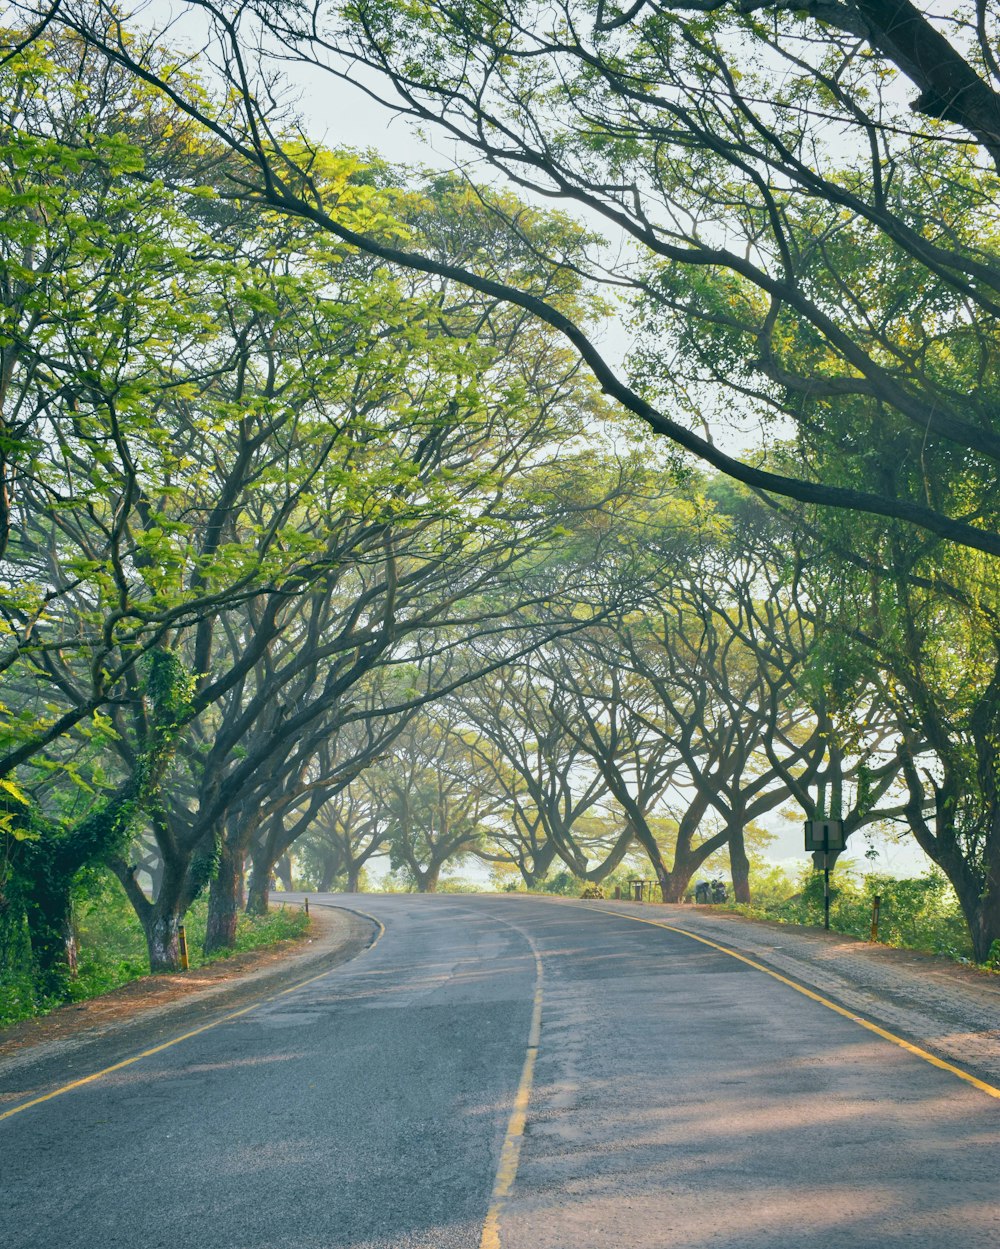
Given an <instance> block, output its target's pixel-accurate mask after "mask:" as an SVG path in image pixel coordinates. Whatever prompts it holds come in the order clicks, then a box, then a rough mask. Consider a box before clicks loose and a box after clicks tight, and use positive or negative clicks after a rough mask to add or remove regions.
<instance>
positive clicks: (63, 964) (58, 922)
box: [25, 879, 77, 997]
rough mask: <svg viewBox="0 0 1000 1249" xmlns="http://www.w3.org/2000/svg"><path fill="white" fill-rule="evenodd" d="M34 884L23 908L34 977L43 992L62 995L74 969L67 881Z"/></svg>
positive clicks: (74, 959) (74, 949) (71, 913)
mask: <svg viewBox="0 0 1000 1249" xmlns="http://www.w3.org/2000/svg"><path fill="white" fill-rule="evenodd" d="M33 883H34V884H35V888H34V889H33V890H32V891H31V894H30V895H29V897H28V900H27V906H26V908H25V910H26V912H27V919H28V936H29V939H30V941H31V958H32V962H33V963H34V965H35V969H36V972H35V974H36V978H37V981H38V985H39V987H40V988H41V990H42V992H43V993H45V994H47V995H49V996H54V997H62V996H65V994H66V991H67V986H68V983H69V981H70V980H72V979H73V978H74V977H75V976H76V970H77V948H76V934H75V933H74V931H73V904H72V901H71V899H70V880H69V879H67V880H65V881H63V880H61V879H57V880H55V881H53V882H52V883H51V884H50V885H48V886H42V885H40V882H33Z"/></svg>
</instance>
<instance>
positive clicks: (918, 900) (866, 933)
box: [725, 870, 972, 962]
mask: <svg viewBox="0 0 1000 1249" xmlns="http://www.w3.org/2000/svg"><path fill="white" fill-rule="evenodd" d="M830 894H831V901H830V928H831V929H833V930H834V931H836V932H842V933H847V934H849V935H851V936H854V937H860V938H862V939H863V940H868V939H869V938H870V936H871V922H872V904H873V902H874V899H875V896H876V895H878V896H879V897H880V898H881V904H880V907H879V927H878V939H879V941H880V942H881V943H882V944H883V945H890V946H895V947H897V948H898V949H906V950H922V951H925V952H927V953H930V954H944V955H946V956H948V957H949V958H953V959H956V960H958V961H960V962H970V961H971V959H972V943H971V941H970V939H969V932H968V928H967V927H966V924H965V920H964V918H963V916H962V911H961V908H960V906H959V904H958V899H957V897H956V896H955V892H954V890H953V889H952V887H951V885H950V884H949V882H948V880H947V879H946V878H945V876H944V875H943V874H942V873H941V872H938V871H936V870H935V871H931V872H928V873H927V874H926V875H924V876H917V877H914V878H912V879H906V880H897V879H896V878H895V877H892V876H883V875H879V874H872V875H869V876H865V877H864V878H863V879H861V880H860V881H859V880H856V879H854V878H853V877H851V876H849V875H847V874H846V873H842V872H835V873H834V874H833V875H832V878H831V881H830ZM725 909H726V910H729V911H736V912H737V913H739V914H741V915H747V916H749V917H750V918H753V919H769V920H774V921H777V922H778V923H782V924H822V922H823V874H822V872H808V873H807V874H806V875H805V876H804V878H803V879H802V880H801V881H800V882H799V886H798V891H797V892H794V893H791V895H790V896H785V897H781V896H777V895H776V894H770V895H768V896H766V897H763V898H757V899H755V901H754V902H753V903H751V904H749V905H738V904H736V903H732V904H730V905H728V906H726V907H725Z"/></svg>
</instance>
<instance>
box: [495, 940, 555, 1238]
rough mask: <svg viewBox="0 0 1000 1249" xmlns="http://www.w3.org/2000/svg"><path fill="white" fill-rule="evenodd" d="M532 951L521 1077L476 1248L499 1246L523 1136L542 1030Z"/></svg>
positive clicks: (538, 976) (539, 965)
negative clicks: (532, 987)
mask: <svg viewBox="0 0 1000 1249" xmlns="http://www.w3.org/2000/svg"><path fill="white" fill-rule="evenodd" d="M532 953H533V954H534V956H535V997H534V1001H533V1002H532V1007H531V1026H530V1027H529V1029H528V1050H527V1053H526V1054H525V1056H524V1066H523V1067H522V1068H521V1079H520V1082H519V1084H518V1086H517V1093H516V1094H515V1096H514V1107H513V1110H512V1111H511V1115H510V1121H509V1122H508V1124H507V1135H506V1136H505V1137H504V1142H503V1148H502V1149H501V1150H500V1164H499V1166H498V1167H497V1173H496V1178H495V1179H494V1181H493V1193H492V1195H491V1197H490V1208H489V1210H488V1211H487V1212H486V1222H485V1223H484V1224H483V1234H482V1236H481V1237H480V1240H479V1249H500V1215H501V1213H502V1212H503V1207H504V1203H505V1202H506V1200H507V1198H508V1197H509V1196H510V1192H511V1189H512V1188H513V1187H514V1180H515V1179H516V1178H517V1167H518V1163H519V1162H520V1160H521V1141H522V1140H523V1139H524V1125H525V1123H526V1121H527V1118H528V1102H529V1101H530V1099H531V1086H532V1084H533V1083H534V1079H535V1059H536V1058H537V1057H538V1041H539V1038H540V1037H541V1034H542V988H543V986H542V960H541V956H540V955H539V953H538V951H537V950H536V949H535V948H534V945H532Z"/></svg>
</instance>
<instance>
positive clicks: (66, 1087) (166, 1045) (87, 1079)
mask: <svg viewBox="0 0 1000 1249" xmlns="http://www.w3.org/2000/svg"><path fill="white" fill-rule="evenodd" d="M338 909H341V910H345V911H346V910H352V909H353V908H351V907H342V908H338ZM354 913H355V914H357V915H364V917H365V919H370V920H371V921H372V923H373V924H376V925H377V926H378V932H377V933H376V934H375V940H374V941H372V943H371V945H368V946H366V947H365V949H366V950H370V949H372V947H373V946H374V945H375V944H376V942H377V941H378V940H379V938H380V937H381V936H382V934H383V933H384V932H385V927H384V925H382V924H381V923H379V921H378V920H377V919H375V917H374V916H373V915H366V914H365V913H364V911H355V912H354ZM360 953H362V954H363V953H364V950H362V951H360ZM338 966H342V964H338ZM336 970H337V968H336V967H328V968H327V970H326V971H321V972H319V974H318V975H315V976H309V977H308V978H307V979H305V980H299V981H298V982H297V983H296V984H293V985H291V986H290V987H289V988H287V989H282V990H281V991H280V992H278V993H272V994H271V995H270V996H269V997H263V998H261V999H260V1001H259V1002H253V1003H252V1004H251V1005H250V1006H244V1007H242V1008H241V1009H240V1010H234V1011H232V1012H230V1014H228V1015H223V1016H222V1018H221V1019H213V1020H212V1022H211V1023H206V1024H202V1026H201V1027H200V1028H192V1030H191V1031H190V1032H185V1033H184V1034H183V1035H181V1036H177V1037H174V1038H173V1039H172V1040H170V1041H164V1042H163V1044H162V1045H154V1046H153V1048H152V1049H148V1050H143V1051H142V1053H141V1054H133V1056H132V1057H131V1058H123V1059H122V1061H121V1062H118V1063H113V1064H112V1065H111V1066H110V1067H103V1068H102V1069H101V1070H100V1071H95V1072H93V1074H92V1075H89V1076H84V1077H83V1078H82V1079H80V1080H73V1081H72V1082H71V1083H70V1084H63V1085H61V1086H60V1087H59V1088H57V1089H53V1090H52V1092H51V1093H45V1094H43V1095H42V1096H41V1097H34V1098H32V1099H31V1101H30V1102H22V1103H21V1105H20V1106H14V1107H13V1109H11V1110H5V1111H4V1112H3V1113H2V1114H0V1121H2V1120H4V1119H10V1118H12V1117H13V1116H14V1115H19V1114H20V1113H21V1112H22V1111H23V1110H30V1109H31V1108H32V1106H40V1105H41V1104H42V1102H49V1101H51V1100H52V1099H53V1097H61V1096H62V1095H63V1093H69V1092H71V1091H72V1090H73V1089H79V1088H82V1087H83V1086H84V1085H85V1084H93V1082H94V1081H95V1080H100V1079H102V1077H104V1076H109V1075H111V1074H112V1073H113V1072H115V1071H121V1070H122V1069H123V1068H124V1067H131V1066H132V1064H133V1063H137V1062H139V1061H140V1060H141V1059H143V1058H150V1057H152V1055H153V1054H160V1053H162V1052H163V1050H168V1049H170V1048H171V1046H174V1045H180V1043H181V1041H189V1040H190V1039H191V1038H192V1037H196V1036H200V1035H201V1033H202V1032H208V1031H209V1030H210V1029H211V1028H217V1027H218V1026H219V1025H220V1024H224V1023H229V1021H230V1020H231V1019H239V1017H240V1016H241V1015H248V1014H249V1013H250V1011H252V1010H257V1009H258V1007H261V1006H266V1005H267V1004H268V1002H276V1001H277V1000H278V998H279V997H284V996H285V995H286V994H288V993H294V992H295V991H296V990H297V989H302V988H304V987H305V986H306V985H307V984H313V983H314V981H316V980H322V979H323V977H324V976H329V975H330V973H331V972H334V971H336Z"/></svg>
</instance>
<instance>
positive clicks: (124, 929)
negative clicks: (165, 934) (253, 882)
mask: <svg viewBox="0 0 1000 1249" xmlns="http://www.w3.org/2000/svg"><path fill="white" fill-rule="evenodd" d="M75 910H76V914H75V923H76V930H77V938H78V941H79V948H80V957H79V974H78V976H77V978H76V979H75V980H74V981H72V982H71V983H70V985H69V987H68V992H67V995H66V996H65V997H55V998H53V997H46V996H45V995H43V994H41V993H39V991H38V989H37V986H36V985H35V983H34V981H33V979H32V976H31V973H30V969H29V968H28V967H27V966H26V965H24V961H23V960H22V965H21V966H20V967H14V968H10V969H8V970H6V971H0V1028H4V1027H7V1026H9V1025H10V1024H13V1023H17V1022H18V1021H19V1020H22V1019H31V1018H33V1017H34V1016H37V1015H44V1014H47V1013H48V1012H49V1011H50V1010H53V1009H54V1008H55V1007H57V1006H62V1005H63V1004H64V1003H65V1002H67V1001H70V1002H81V1001H84V1000H86V999H87V998H92V997H99V996H100V994H102V993H108V992H110V990H112V989H117V988H118V987H119V985H123V984H127V983H128V982H129V981H130V980H137V979H138V978H139V977H140V976H148V975H149V960H148V959H147V957H146V942H145V940H144V938H143V935H142V928H141V927H140V925H139V921H138V920H137V919H136V917H135V913H134V912H133V910H132V908H131V907H130V906H129V903H128V900H127V899H126V897H125V896H124V894H123V893H122V891H121V889H120V888H119V887H118V884H117V882H116V881H114V880H106V881H100V882H99V883H98V884H97V886H96V887H94V888H93V890H92V892H91V893H90V894H89V896H87V897H86V898H82V899H80V900H79V901H78V902H77V904H76V908H75ZM207 913H208V902H207V899H205V898H199V899H198V901H197V902H195V904H194V906H193V907H192V908H191V910H190V911H188V914H187V916H186V918H185V921H184V925H185V931H186V933H187V939H188V951H189V957H190V962H191V966H192V967H203V966H205V965H206V964H207V963H214V962H217V961H218V960H219V959H225V958H230V957H232V955H234V954H239V953H242V952H243V951H244V950H256V949H258V948H260V947H262V946H269V945H275V944H276V943H277V942H279V941H286V940H289V939H290V938H299V937H302V936H304V935H305V933H306V932H307V931H308V928H309V919H308V917H307V916H306V915H305V914H304V913H303V912H302V911H301V910H299V909H298V908H297V907H295V908H292V907H289V908H287V909H282V908H281V907H280V905H279V906H278V907H277V909H275V910H273V911H272V912H271V914H269V915H263V916H260V917H254V918H251V917H250V916H248V915H241V916H240V918H239V921H238V923H237V928H236V946H235V948H234V949H232V950H223V951H220V952H219V953H217V954H213V955H212V956H211V957H210V958H205V956H204V954H202V951H201V947H202V943H203V942H204V939H205V921H206V917H207Z"/></svg>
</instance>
